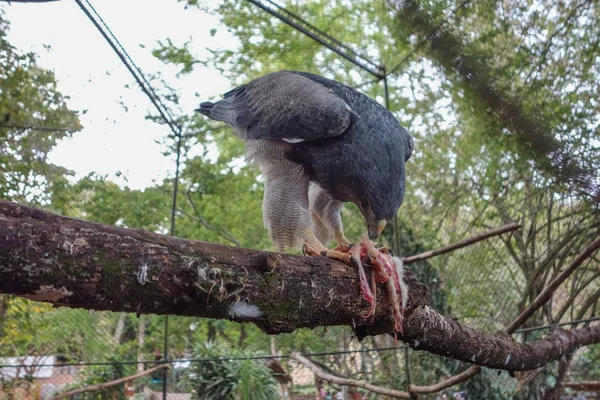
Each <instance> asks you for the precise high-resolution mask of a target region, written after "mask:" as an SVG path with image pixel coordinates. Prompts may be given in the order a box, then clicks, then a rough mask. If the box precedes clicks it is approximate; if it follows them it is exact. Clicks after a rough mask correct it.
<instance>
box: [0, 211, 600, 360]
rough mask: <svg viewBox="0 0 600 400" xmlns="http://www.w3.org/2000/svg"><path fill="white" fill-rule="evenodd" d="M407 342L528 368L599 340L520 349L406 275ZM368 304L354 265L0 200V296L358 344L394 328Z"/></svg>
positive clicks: (575, 334) (589, 332) (592, 335)
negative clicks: (341, 337)
mask: <svg viewBox="0 0 600 400" xmlns="http://www.w3.org/2000/svg"><path fill="white" fill-rule="evenodd" d="M405 280H406V282H407V284H408V286H409V301H408V306H407V308H406V310H405V320H404V324H403V329H404V331H403V335H402V336H400V337H399V338H400V339H401V340H404V341H405V342H407V343H408V344H409V345H410V346H411V347H413V348H415V349H418V350H426V351H429V352H432V353H435V354H440V355H444V356H449V357H452V358H456V359H459V360H462V361H466V362H470V363H475V364H478V365H482V366H487V367H491V368H498V369H504V370H527V369H533V368H537V367H540V366H542V365H545V364H547V363H549V362H552V361H554V360H557V359H559V358H560V357H562V356H563V355H565V354H568V353H570V352H571V351H573V350H574V349H576V348H578V347H580V346H585V345H587V344H591V343H598V342H600V327H593V328H589V327H588V328H582V329H575V330H570V331H562V330H557V331H555V332H553V333H552V334H550V335H549V336H547V337H546V338H544V339H542V340H539V341H535V342H530V343H527V344H522V343H518V342H515V341H514V340H513V339H512V338H510V337H509V336H508V335H503V334H485V333H483V332H479V331H476V330H474V329H472V328H469V327H466V326H462V325H460V324H459V323H458V322H456V321H455V320H453V319H451V318H447V317H444V316H442V315H440V314H439V313H437V312H436V311H434V310H433V309H432V308H430V306H429V304H430V301H429V291H428V290H427V288H426V287H425V286H424V285H422V284H421V283H419V282H418V281H416V280H415V279H414V277H412V275H411V274H410V271H409V270H408V271H407V275H406V277H405ZM378 286H379V290H381V293H380V294H379V296H378V299H379V301H380V307H378V310H377V312H376V314H375V316H374V317H373V318H372V319H369V320H365V319H364V318H363V317H362V315H364V314H365V313H366V312H367V310H368V308H369V307H368V305H367V304H366V303H364V302H363V300H362V296H361V294H360V292H359V285H358V276H357V274H356V271H354V270H353V269H352V268H350V267H348V266H346V265H344V264H341V263H338V262H335V261H332V260H331V259H328V258H325V257H316V258H310V257H301V256H294V255H288V254H279V253H270V252H264V251H257V250H250V249H243V248H236V247H230V246H224V245H218V244H213V243H204V242H196V241H191V240H185V239H180V238H175V237H168V236H164V235H158V234H155V233H151V232H146V231H141V230H133V229H125V228H119V227H114V226H107V225H102V224H95V223H90V222H85V221H80V220H75V219H71V218H66V217H61V216H58V215H55V214H52V213H49V212H45V211H40V210H36V209H34V208H30V207H25V206H20V205H18V204H14V203H10V202H7V201H2V200H0V293H9V294H14V295H18V296H23V297H26V298H29V299H32V300H37V301H46V302H50V303H54V304H57V305H64V306H70V307H79V308H87V309H94V310H111V311H124V312H135V313H155V314H172V315H188V316H198V317H206V318H220V319H230V320H233V321H238V322H252V323H254V324H256V325H257V326H259V327H260V328H261V329H263V330H264V331H265V332H267V333H272V334H273V333H279V332H291V331H293V330H295V329H298V328H314V327H317V326H332V325H348V326H351V327H352V328H353V330H354V332H355V334H356V335H357V337H358V338H363V337H365V336H367V335H375V334H382V333H392V329H393V321H392V320H391V318H390V313H389V312H388V309H389V304H387V303H386V301H387V300H386V296H385V294H384V293H385V292H384V287H382V286H381V285H378Z"/></svg>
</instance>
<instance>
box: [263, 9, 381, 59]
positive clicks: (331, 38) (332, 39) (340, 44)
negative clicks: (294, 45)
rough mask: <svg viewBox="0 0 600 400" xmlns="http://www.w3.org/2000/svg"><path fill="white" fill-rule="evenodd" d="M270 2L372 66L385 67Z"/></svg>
mask: <svg viewBox="0 0 600 400" xmlns="http://www.w3.org/2000/svg"><path fill="white" fill-rule="evenodd" d="M267 2H268V3H270V4H272V5H273V6H275V7H277V8H278V9H280V10H281V11H283V12H284V13H286V14H288V15H289V16H291V17H292V18H294V19H295V20H297V21H299V22H301V23H303V24H305V25H307V26H309V27H310V28H311V29H313V30H314V31H315V32H317V33H319V34H320V35H322V36H324V37H326V38H328V39H329V40H331V41H332V42H334V43H335V44H337V45H338V46H340V47H342V48H344V49H345V50H346V51H348V52H349V53H352V54H354V55H355V56H357V57H360V58H362V59H363V60H365V61H366V62H368V63H369V64H371V65H372V66H374V67H375V68H378V69H381V70H383V68H382V67H381V65H379V64H377V63H375V62H374V61H372V60H370V59H369V58H367V57H365V56H363V55H362V54H359V53H358V52H357V51H356V50H354V49H352V48H351V47H349V46H347V45H345V44H344V43H342V42H340V41H339V40H337V39H336V38H334V37H333V36H331V35H329V34H327V33H326V32H324V31H322V30H320V29H319V28H317V27H316V26H314V25H312V24H311V23H309V22H308V21H306V20H305V19H303V18H302V17H300V16H299V15H297V14H294V13H293V12H291V11H289V10H287V9H286V8H284V7H282V6H280V5H279V4H277V3H275V2H274V1H272V0H267Z"/></svg>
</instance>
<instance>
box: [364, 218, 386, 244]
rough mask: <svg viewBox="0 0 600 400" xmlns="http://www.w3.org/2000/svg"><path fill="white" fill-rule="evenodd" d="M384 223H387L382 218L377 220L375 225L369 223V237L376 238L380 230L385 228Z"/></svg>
mask: <svg viewBox="0 0 600 400" xmlns="http://www.w3.org/2000/svg"><path fill="white" fill-rule="evenodd" d="M386 224H387V221H386V220H384V219H382V220H379V221H377V225H375V226H373V225H369V227H368V230H369V239H370V240H377V238H378V237H379V236H380V235H381V232H383V230H384V229H385V225H386Z"/></svg>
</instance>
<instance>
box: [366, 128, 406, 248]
mask: <svg viewBox="0 0 600 400" xmlns="http://www.w3.org/2000/svg"><path fill="white" fill-rule="evenodd" d="M403 133H404V139H405V140H404V141H403V143H402V146H401V148H402V150H403V154H400V155H399V157H398V154H397V153H396V154H394V155H393V156H395V158H394V157H393V156H392V155H390V156H391V157H389V158H388V161H389V162H388V163H386V164H385V165H384V164H380V165H383V167H382V169H381V170H372V171H369V172H368V173H369V174H371V175H372V176H371V178H370V179H368V180H367V183H366V184H365V185H364V186H363V187H362V189H363V190H362V195H361V196H360V197H359V198H358V199H356V201H355V204H356V205H357V206H358V209H359V210H360V212H361V213H362V215H363V216H364V218H365V221H366V223H367V230H368V233H369V239H371V240H376V239H377V238H378V237H379V236H380V235H381V232H383V229H384V228H385V227H386V225H387V223H388V221H389V220H391V219H392V218H393V217H394V215H395V214H396V212H397V211H398V209H399V208H400V206H401V205H402V202H403V201H404V192H405V187H406V181H405V167H404V165H405V162H406V161H408V159H409V158H410V156H411V154H412V151H413V139H412V136H410V135H409V134H408V133H406V131H403Z"/></svg>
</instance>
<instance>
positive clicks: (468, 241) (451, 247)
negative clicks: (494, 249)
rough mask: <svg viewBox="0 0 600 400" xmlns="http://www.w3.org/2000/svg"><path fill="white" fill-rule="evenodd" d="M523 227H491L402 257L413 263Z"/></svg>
mask: <svg viewBox="0 0 600 400" xmlns="http://www.w3.org/2000/svg"><path fill="white" fill-rule="evenodd" d="M522 227H523V226H522V225H520V224H517V223H516V222H513V223H510V224H506V225H502V226H500V227H498V228H494V229H490V230H489V231H487V232H484V233H481V234H479V235H475V236H473V237H470V238H467V239H463V240H461V241H459V242H456V243H453V244H451V245H448V246H444V247H441V248H439V249H435V250H429V251H426V252H424V253H420V254H417V255H414V256H410V257H404V258H403V259H402V261H403V262H404V264H412V263H414V262H417V261H422V260H426V259H428V258H431V257H435V256H439V255H440V254H445V253H449V252H451V251H454V250H457V249H460V248H463V247H466V246H470V245H472V244H474V243H477V242H481V241H482V240H485V239H488V238H491V237H494V236H498V235H501V234H503V233H506V232H512V231H516V230H518V229H521V228H522Z"/></svg>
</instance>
